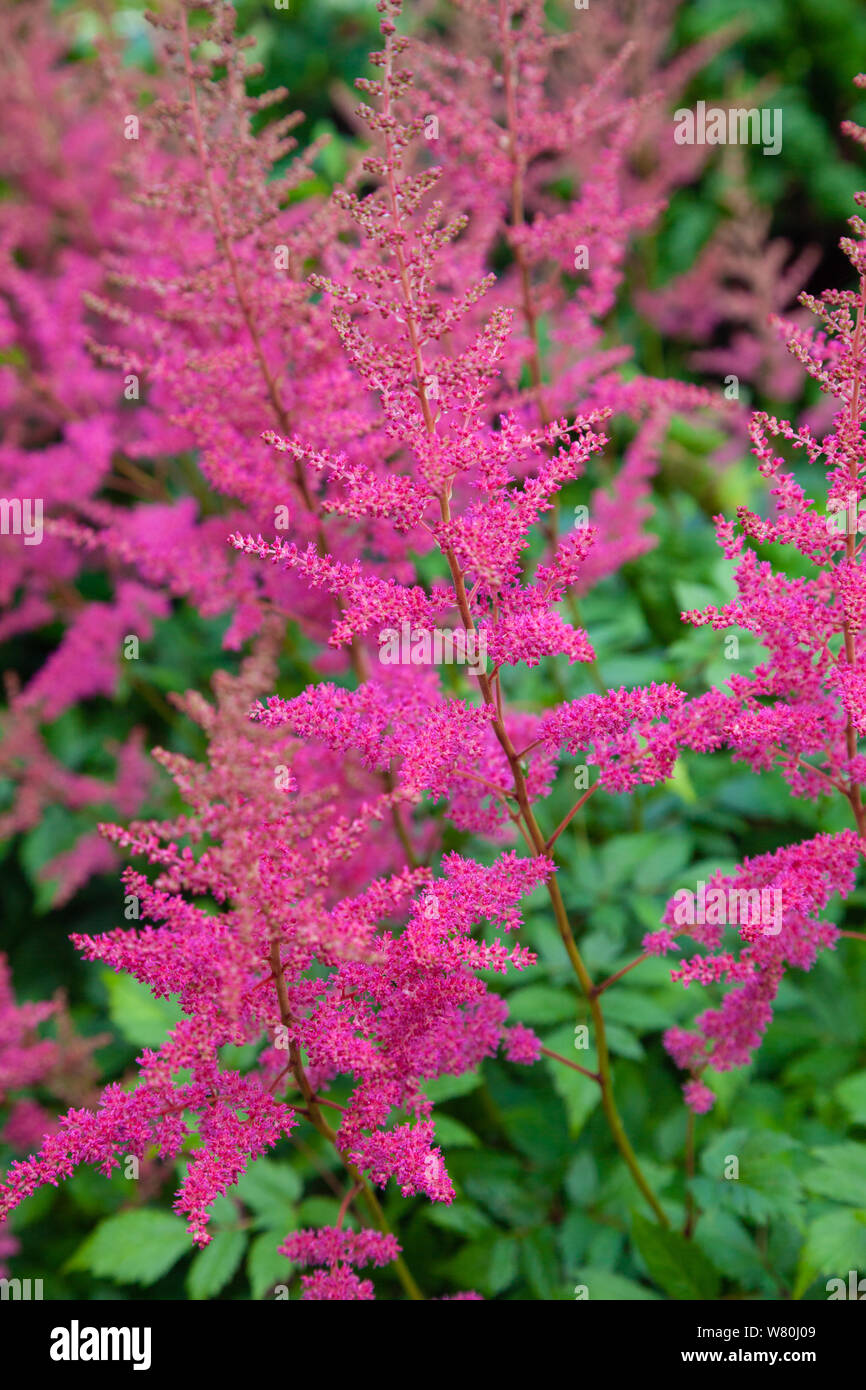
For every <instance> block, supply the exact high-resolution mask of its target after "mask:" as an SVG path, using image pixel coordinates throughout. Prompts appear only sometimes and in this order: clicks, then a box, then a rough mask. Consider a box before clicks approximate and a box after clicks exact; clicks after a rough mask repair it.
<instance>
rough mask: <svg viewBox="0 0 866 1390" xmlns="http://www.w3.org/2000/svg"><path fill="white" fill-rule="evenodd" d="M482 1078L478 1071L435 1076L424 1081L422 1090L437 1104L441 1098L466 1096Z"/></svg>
mask: <svg viewBox="0 0 866 1390" xmlns="http://www.w3.org/2000/svg"><path fill="white" fill-rule="evenodd" d="M483 1080H484V1078H483V1077H482V1075H481V1072H480V1071H478V1070H475V1071H466V1072H464V1073H463V1075H462V1076H437V1077H434V1078H433V1080H431V1081H425V1082H424V1090H425V1092H426V1094H427V1095H428V1096H429V1097H430V1099H431V1100H432V1101H434V1102H435V1103H437V1104H438V1103H439V1102H440V1101H443V1100H454V1099H456V1097H457V1096H468V1094H469V1092H470V1091H474V1090H476V1089H477V1088H478V1087H479V1086H480V1085H481V1083H482V1081H483Z"/></svg>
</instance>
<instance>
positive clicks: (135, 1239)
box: [66, 1210, 191, 1285]
mask: <svg viewBox="0 0 866 1390" xmlns="http://www.w3.org/2000/svg"><path fill="white" fill-rule="evenodd" d="M190 1248H191V1242H190V1238H189V1235H188V1233H187V1230H186V1227H185V1225H184V1223H183V1221H181V1219H180V1217H178V1216H171V1215H170V1214H169V1213H168V1212H164V1211H150V1210H141V1211H121V1212H118V1214H117V1215H116V1216H110V1217H109V1218H108V1220H107V1221H101V1222H100V1224H99V1225H98V1226H97V1228H96V1230H95V1231H93V1232H92V1233H91V1234H90V1235H89V1236H88V1237H87V1239H86V1240H85V1241H84V1242H83V1243H82V1244H81V1245H80V1246H79V1247H78V1249H77V1250H76V1251H75V1253H74V1255H73V1256H72V1258H71V1259H70V1260H68V1261H67V1264H66V1268H67V1269H87V1270H89V1271H90V1272H91V1274H95V1275H96V1276H97V1277H98V1278H104V1279H113V1280H115V1282H116V1283H118V1284H145V1285H147V1284H155V1283H156V1281H157V1280H158V1279H161V1278H162V1276H163V1274H165V1273H166V1272H167V1271H168V1270H169V1269H171V1267H172V1265H173V1264H175V1263H176V1261H177V1260H179V1259H180V1257H181V1255H185V1254H187V1253H188V1251H189V1250H190Z"/></svg>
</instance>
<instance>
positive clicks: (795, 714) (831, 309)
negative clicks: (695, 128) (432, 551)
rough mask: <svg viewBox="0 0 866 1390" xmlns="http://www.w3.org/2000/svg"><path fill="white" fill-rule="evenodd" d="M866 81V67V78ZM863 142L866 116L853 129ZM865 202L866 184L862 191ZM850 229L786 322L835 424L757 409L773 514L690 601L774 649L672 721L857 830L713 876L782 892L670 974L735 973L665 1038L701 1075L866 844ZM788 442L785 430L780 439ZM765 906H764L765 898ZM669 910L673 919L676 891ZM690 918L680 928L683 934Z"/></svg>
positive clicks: (823, 937)
mask: <svg viewBox="0 0 866 1390" xmlns="http://www.w3.org/2000/svg"><path fill="white" fill-rule="evenodd" d="M857 80H858V84H859V85H861V86H863V85H866V77H860V78H858V79H857ZM848 130H849V133H852V134H854V135H855V136H856V138H858V139H859V140H860V141H861V142H866V137H864V135H863V132H862V131H861V130H859V128H857V127H852V126H849V127H848ZM856 202H857V204H858V205H859V206H864V205H866V194H863V193H860V194H857V195H856ZM850 220H851V226H852V229H853V232H854V236H853V237H846V238H843V239H842V243H841V245H842V248H843V250H844V251H845V252H846V254H847V255H848V257H849V259H850V261H851V263H852V265H853V267H854V270H855V272H856V274H857V277H858V287H857V290H856V291H848V290H845V291H841V290H840V291H836V290H827V291H825V292H824V293H823V294H822V295H821V296H820V297H819V298H818V299H815V298H813V297H812V296H810V295H803V296H802V297H801V301H802V303H803V304H804V305H806V306H807V307H808V308H810V309H812V311H813V312H814V313H815V314H816V315H817V316H818V318H819V320H820V321H821V324H822V328H821V329H820V330H815V331H811V332H809V331H806V330H805V329H802V330H800V329H797V330H793V329H792V330H791V331H790V332H789V337H788V346H789V349H790V351H791V353H792V355H793V356H794V357H795V358H796V359H797V360H798V361H799V362H800V363H801V364H802V365H803V366H804V367H805V368H806V371H807V372H808V373H809V375H810V376H812V377H813V378H814V379H815V380H816V381H817V382H818V384H819V386H820V387H821V389H822V391H823V392H824V393H825V394H826V395H827V396H828V397H830V398H831V400H833V401H834V402H835V414H834V416H833V419H832V423H831V426H830V429H829V431H828V432H827V433H826V434H824V435H823V436H822V437H819V438H815V437H813V435H812V433H811V431H810V430H809V429H808V428H807V427H805V426H801V427H799V428H798V427H796V426H795V425H794V424H792V423H791V422H789V421H787V420H779V419H776V418H775V417H770V416H768V415H767V414H766V413H761V412H759V413H757V414H756V415H755V416H754V417H753V420H752V424H751V429H750V433H751V438H752V444H753V449H752V452H753V453H754V455H755V457H756V458H757V460H758V468H759V471H760V473H761V474H762V476H763V477H765V478H766V479H767V480H768V481H769V483H770V493H771V496H772V497H773V498H774V499H775V504H776V506H775V514H774V515H773V516H772V517H770V518H769V519H764V518H762V517H760V516H758V515H757V514H755V513H754V512H752V511H750V510H749V509H747V508H745V507H741V508H739V510H738V514H737V521H738V530H737V529H735V526H734V524H732V523H731V522H729V521H726V520H725V519H724V518H722V517H718V518H717V519H716V520H717V530H718V539H719V543H720V545H721V546H722V548H723V550H724V552H725V554H726V556H728V557H729V558H732V559H736V560H737V571H736V584H737V590H738V596H737V598H736V599H734V600H732V601H731V602H729V603H727V604H725V605H723V606H716V607H713V608H709V609H706V610H704V611H703V612H693V613H684V614H683V618H684V619H685V620H686V621H689V622H691V623H693V624H695V625H698V626H700V625H704V624H710V625H712V626H713V627H714V628H718V629H727V628H732V627H741V628H744V629H745V630H747V631H749V632H751V633H753V634H754V635H755V636H756V637H757V639H758V640H759V642H760V643H761V645H762V646H763V648H764V650H765V657H764V660H763V661H762V662H761V663H760V664H759V665H758V666H757V667H756V668H755V670H754V671H753V673H752V674H751V675H749V676H745V675H740V674H737V675H734V676H732V677H731V678H730V679H729V681H728V682H727V685H728V690H727V691H711V692H709V693H708V694H707V695H704V696H701V697H699V698H698V699H697V700H695V701H693V702H691V703H690V704H687V705H686V706H684V707H683V709H682V711H681V713H680V714H679V715H678V716H677V717H676V719H675V720H674V721H673V722H674V724H675V725H676V731H677V737H678V739H679V740H680V741H681V743H682V744H684V745H686V746H688V747H691V748H694V749H696V750H699V751H701V750H709V749H716V748H723V747H725V748H729V749H730V750H731V751H732V753H733V756H734V757H735V758H737V759H741V760H743V761H745V762H748V763H749V765H750V766H751V767H752V768H753V769H754V770H755V771H756V772H762V771H765V770H767V769H769V768H771V767H778V768H779V769H780V771H781V772H782V773H783V775H784V776H785V778H786V779H787V781H788V783H789V785H790V787H791V791H792V793H793V794H794V795H797V796H807V797H811V798H817V797H818V796H820V795H826V794H827V793H832V794H835V795H840V796H842V797H843V798H844V800H845V801H846V802H847V803H848V807H849V809H850V812H851V815H852V818H853V821H854V824H855V826H856V831H854V830H847V831H842V832H840V833H838V834H835V835H818V836H816V837H815V838H814V839H812V840H808V841H805V842H804V843H802V844H796V845H790V846H786V847H783V848H781V849H778V850H775V851H773V852H772V853H771V854H766V855H761V856H759V857H757V858H756V859H753V860H746V861H745V862H744V864H743V865H742V866H741V868H740V870H739V871H738V873H737V874H736V875H735V876H734V877H733V878H726V877H723V876H721V875H717V876H716V878H715V879H714V880H713V883H712V885H711V886H712V887H713V888H717V889H719V890H720V891H721V893H722V895H724V894H728V895H730V893H731V892H732V891H737V892H744V893H745V894H746V895H748V894H749V893H752V894H753V895H754V898H755V900H757V898H758V897H760V896H761V895H762V894H763V893H765V892H769V893H770V894H771V895H773V894H775V895H777V897H776V899H775V903H776V905H777V906H778V908H779V911H778V913H777V914H775V915H774V918H773V923H772V926H768V924H767V922H766V921H763V920H762V919H761V918H760V917H759V916H757V915H756V913H755V912H754V911H752V912H750V913H749V915H748V918H747V920H746V922H745V923H743V919H742V916H740V917H739V918H738V919H737V920H738V921H739V923H740V926H739V935H740V938H741V943H742V944H741V949H740V951H739V954H738V955H735V954H734V951H733V949H729V950H725V949H724V946H723V941H722V936H723V927H722V923H724V922H725V921H727V920H729V919H728V918H726V917H725V916H721V917H718V916H716V917H714V918H712V919H710V916H709V911H708V912H707V923H706V924H702V925H694V926H693V925H689V926H688V927H686V928H685V930H687V931H688V933H689V934H690V935H691V936H693V937H694V938H695V939H697V940H698V941H699V942H701V943H702V944H703V945H704V946H706V947H708V948H709V954H707V955H702V956H698V957H695V958H693V959H692V960H690V961H685V962H684V963H683V964H682V965H680V966H678V967H677V969H676V970H675V971H674V978H679V979H681V980H682V981H683V983H684V984H688V983H690V982H691V981H699V982H701V983H710V982H711V981H721V980H723V979H728V980H729V981H731V982H733V983H734V985H735V987H734V988H733V989H731V990H729V991H728V992H727V993H726V994H725V995H724V998H723V1002H722V1004H721V1007H720V1008H719V1009H709V1010H707V1011H706V1012H705V1013H703V1014H702V1015H701V1016H700V1017H699V1018H698V1019H697V1020H696V1027H697V1033H696V1034H694V1035H691V1036H692V1037H693V1038H694V1039H695V1040H699V1045H698V1047H697V1050H696V1051H692V1050H690V1044H689V1046H687V1047H686V1048H685V1049H684V1047H683V1039H682V1038H681V1036H680V1034H679V1030H675V1032H674V1033H673V1034H670V1035H669V1037H668V1047H669V1050H670V1051H671V1052H672V1055H673V1056H674V1058H675V1060H676V1061H677V1063H678V1065H680V1066H684V1065H685V1066H688V1067H689V1069H690V1070H692V1072H693V1073H694V1072H695V1071H696V1070H700V1069H701V1068H702V1067H703V1066H704V1065H706V1064H710V1065H712V1066H713V1067H715V1068H717V1069H719V1070H725V1069H727V1068H729V1067H732V1066H743V1065H744V1064H745V1063H746V1062H747V1061H748V1060H749V1058H750V1057H751V1055H752V1053H753V1051H754V1049H755V1048H756V1047H757V1046H758V1044H759V1043H760V1041H761V1038H762V1036H763V1034H764V1032H765V1031H766V1028H767V1026H768V1024H769V1021H770V1018H771V1015H772V1005H773V1000H774V998H775V995H776V992H777V990H778V987H779V983H780V981H781V979H782V977H783V975H784V973H785V971H786V970H787V969H789V968H790V967H791V966H794V967H796V968H798V969H801V970H809V969H810V968H811V967H812V965H813V963H814V960H815V957H816V955H817V952H818V951H819V950H820V949H822V948H825V947H828V946H832V945H834V943H835V942H836V940H837V938H838V935H839V933H838V930H837V928H836V927H834V926H833V925H832V923H830V922H827V921H822V920H820V919H818V918H817V917H816V914H817V913H818V912H820V911H821V910H822V909H824V908H825V907H826V906H827V904H828V902H829V900H830V898H831V896H832V895H833V893H834V892H838V894H839V895H840V896H841V897H842V898H845V897H846V896H848V895H849V894H850V893H851V892H852V891H853V889H854V887H855V883H856V878H857V872H858V869H859V863H860V857H861V854H862V852H863V845H864V842H866V810H864V807H863V802H862V796H861V785H862V783H863V781H864V774H866V761H864V758H863V755H862V754H861V753H860V750H859V739H860V737H861V736H862V734H863V732H864V730H866V700H864V680H863V661H864V647H863V635H862V618H863V604H862V593H863V584H862V574H863V542H862V541H861V539H860V535H859V532H858V510H859V502H860V499H861V497H862V495H863V492H864V489H866V481H864V474H866V458H864V436H863V422H864V415H866V370H864V357H863V342H864V336H863V335H864V323H866V224H864V222H863V219H862V218H861V217H860V216H859V215H855V216H854V217H852V218H851V219H850ZM777 441H779V442H778V443H777ZM785 446H787V447H788V448H789V449H790V450H791V451H792V452H793V453H795V454H796V453H797V452H799V453H800V454H801V455H802V456H803V457H804V459H805V460H806V461H807V462H808V464H809V465H811V466H812V467H814V468H820V467H823V469H824V471H825V473H826V493H825V497H826V513H822V512H821V511H819V510H818V508H819V505H821V502H822V501H823V498H820V494H819V498H812V497H809V496H807V494H806V491H805V489H804V488H803V487H802V486H801V485H800V484H799V483H798V482H797V481H796V480H795V478H794V476H793V474H791V473H790V472H784V471H783V470H784V469H785V467H786V459H785V457H784V454H781V453H777V452H776V450H777V449H784V448H785ZM750 540H751V541H754V542H756V543H757V542H767V541H773V542H775V543H777V544H779V545H782V546H787V547H791V548H793V549H794V550H795V551H797V552H799V555H801V556H805V557H807V558H808V559H809V560H810V561H811V563H812V565H813V567H814V570H813V575H812V576H811V577H809V578H800V577H794V576H790V575H789V574H787V573H786V572H784V571H783V570H780V569H777V568H776V567H775V566H774V565H773V564H772V563H771V562H769V561H760V560H758V559H757V557H756V555H755V552H754V550H752V549H751V548H749V546H748V542H749V541H750ZM762 906H763V904H762ZM664 920H665V922H666V923H667V924H668V925H669V926H672V925H673V924H675V923H676V922H677V920H678V919H677V915H676V909H675V907H674V905H673V903H669V904H668V907H667V910H666V913H665V919H664ZM682 930H684V928H683V927H680V931H682ZM648 944H649V949H651V950H654V951H658V950H661V951H665V950H667V949H669V948H670V947H671V946H672V945H673V942H672V940H671V934H670V933H669V934H667V935H665V936H664V937H662V934H660V933H655V934H653V938H652V940H651V941H650V942H649V943H648ZM686 1095H687V1100H688V1102H689V1104H691V1105H692V1107H693V1108H695V1109H698V1110H702V1109H704V1108H706V1095H705V1093H704V1090H703V1089H698V1088H697V1087H695V1086H694V1085H691V1084H690V1085H689V1086H687V1091H686Z"/></svg>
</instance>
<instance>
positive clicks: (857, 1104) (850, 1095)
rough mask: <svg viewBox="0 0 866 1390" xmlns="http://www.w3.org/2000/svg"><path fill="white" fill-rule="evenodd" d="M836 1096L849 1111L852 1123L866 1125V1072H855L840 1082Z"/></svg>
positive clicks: (836, 1088)
mask: <svg viewBox="0 0 866 1390" xmlns="http://www.w3.org/2000/svg"><path fill="white" fill-rule="evenodd" d="M835 1094H836V1096H837V1097H838V1099H839V1100H840V1101H841V1103H842V1105H843V1106H844V1107H845V1109H846V1110H847V1111H848V1114H849V1116H850V1117H851V1123H852V1124H855V1125H866V1071H858V1072H855V1073H854V1075H853V1076H849V1077H847V1078H846V1079H845V1080H844V1081H840V1082H839V1084H838V1086H836V1087H835Z"/></svg>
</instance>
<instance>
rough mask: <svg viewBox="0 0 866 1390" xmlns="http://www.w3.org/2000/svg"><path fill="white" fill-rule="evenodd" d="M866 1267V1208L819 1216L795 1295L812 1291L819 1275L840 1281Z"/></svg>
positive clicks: (812, 1228)
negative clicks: (811, 1286) (854, 1270)
mask: <svg viewBox="0 0 866 1390" xmlns="http://www.w3.org/2000/svg"><path fill="white" fill-rule="evenodd" d="M863 1268H866V1209H861V1210H860V1211H855V1210H854V1209H853V1208H850V1207H843V1208H840V1209H839V1210H837V1211H830V1212H825V1213H824V1214H823V1216H819V1217H817V1218H816V1219H815V1220H814V1221H813V1222H812V1223H811V1224H810V1226H809V1229H808V1231H807V1232H806V1240H805V1243H804V1245H803V1249H802V1252H801V1254H800V1264H799V1269H798V1272H797V1283H796V1287H795V1290H794V1292H795V1295H796V1296H799V1294H801V1293H802V1292H803V1290H804V1289H805V1288H808V1286H809V1284H811V1282H812V1280H813V1279H814V1278H815V1276H816V1275H817V1274H827V1275H831V1276H833V1277H838V1278H840V1279H846V1278H847V1277H848V1271H849V1270H850V1269H856V1270H861V1269H863Z"/></svg>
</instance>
